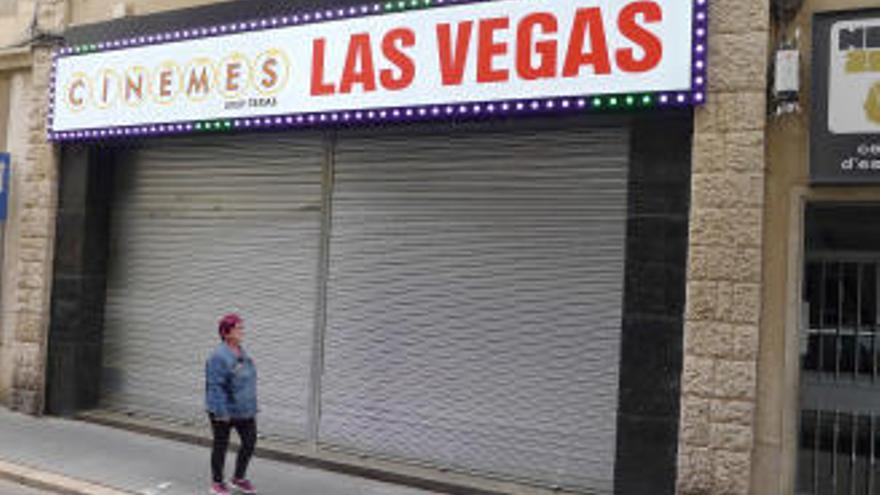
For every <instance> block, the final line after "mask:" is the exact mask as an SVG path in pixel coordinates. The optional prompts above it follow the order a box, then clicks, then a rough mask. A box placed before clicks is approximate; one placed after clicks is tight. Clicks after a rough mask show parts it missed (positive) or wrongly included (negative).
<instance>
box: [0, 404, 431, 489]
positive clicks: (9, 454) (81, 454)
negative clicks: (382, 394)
mask: <svg viewBox="0 0 880 495" xmlns="http://www.w3.org/2000/svg"><path fill="white" fill-rule="evenodd" d="M208 456H209V451H208V449H207V448H205V447H200V446H196V445H191V444H186V443H179V442H175V441H171V440H166V439H162V438H156V437H153V436H148V435H143V434H139V433H133V432H130V431H124V430H118V429H113V428H108V427H105V426H100V425H96V424H91V423H85V422H82V421H75V420H66V419H60V418H34V417H30V416H25V415H21V414H16V413H10V412H8V411H6V410H2V409H0V475H2V474H3V473H2V471H3V469H4V468H3V465H4V464H7V465H11V466H13V467H15V466H26V467H28V468H30V469H33V470H34V472H37V473H38V472H45V473H51V474H53V475H60V476H59V478H62V479H64V478H67V479H70V480H83V481H87V482H91V483H95V484H97V485H102V486H104V487H109V488H112V489H115V490H119V491H122V492H127V493H133V494H140V495H197V494H206V493H208V480H209V472H208V471H209V468H208ZM233 464H234V458H233V455H232V454H231V453H230V455H229V458H228V460H227V472H230V471H231V469H232V466H233ZM249 477H250V478H251V479H252V480H253V482H254V484H255V485H256V486H257V488H258V489H259V491H260V493H261V494H263V495H430V494H431V493H432V492H426V491H423V490H416V489H412V488H407V487H402V486H398V485H392V484H388V483H382V482H379V481H372V480H366V479H362V478H357V477H353V476H348V475H344V474H338V473H332V472H327V471H322V470H319V469H313V468H306V467H302V466H298V465H293V464H288V463H283V462H277V461H271V460H266V459H260V458H255V459H254V461H253V462H252V467H251V470H250V473H249ZM44 486H45V485H44ZM69 493H77V492H75V491H72V492H69ZM79 493H90V491H85V492H79ZM108 493H109V492H108ZM117 493H118V492H117Z"/></svg>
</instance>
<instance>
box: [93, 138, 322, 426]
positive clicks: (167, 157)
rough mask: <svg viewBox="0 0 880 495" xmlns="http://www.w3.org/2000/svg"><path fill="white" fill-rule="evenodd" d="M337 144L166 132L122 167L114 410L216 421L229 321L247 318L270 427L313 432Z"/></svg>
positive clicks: (107, 384) (112, 279) (112, 306)
mask: <svg viewBox="0 0 880 495" xmlns="http://www.w3.org/2000/svg"><path fill="white" fill-rule="evenodd" d="M323 157H324V151H323V140H322V138H321V136H320V135H317V134H301V133H300V134H297V135H296V136H290V137H283V138H279V137H278V136H269V135H248V136H236V137H229V136H224V137H223V138H222V139H210V140H207V139H202V140H193V141H181V140H174V141H156V142H155V143H153V144H151V145H150V146H149V147H147V148H145V149H142V150H137V151H133V152H132V153H131V154H130V156H129V157H128V158H127V159H124V160H121V161H120V162H119V167H118V170H117V189H116V198H115V200H114V204H113V223H112V227H111V232H112V234H111V237H112V240H111V261H110V267H109V276H108V295H107V303H106V309H105V313H106V314H105V316H106V321H105V330H104V332H105V336H104V374H103V405H104V406H105V407H108V408H111V409H117V410H122V411H127V412H133V413H137V414H142V415H149V416H156V417H161V418H165V419H171V420H178V421H183V422H198V423H202V422H204V421H205V418H204V406H203V400H204V399H203V397H204V381H203V380H204V378H203V377H204V362H205V358H206V357H207V355H208V354H209V353H210V351H211V350H213V348H214V347H215V346H216V345H217V343H218V342H219V340H218V337H217V333H216V328H217V321H218V319H219V317H220V316H221V315H222V314H223V313H225V312H228V311H239V312H241V314H242V315H243V317H244V318H245V326H246V329H245V332H246V337H245V338H246V342H245V346H246V349H247V350H248V351H249V352H250V353H251V355H253V356H254V358H255V360H256V363H257V369H258V373H259V375H260V382H259V393H260V407H261V413H260V422H261V425H260V428H261V433H264V434H267V435H269V436H276V437H279V438H283V439H302V438H305V437H306V436H307V431H308V429H307V426H306V422H307V416H308V415H307V401H308V392H309V377H310V366H311V363H310V359H311V351H312V341H313V334H314V325H315V311H316V310H315V295H316V287H317V281H316V280H317V279H316V272H317V268H318V251H319V241H320V221H321V164H322V160H323Z"/></svg>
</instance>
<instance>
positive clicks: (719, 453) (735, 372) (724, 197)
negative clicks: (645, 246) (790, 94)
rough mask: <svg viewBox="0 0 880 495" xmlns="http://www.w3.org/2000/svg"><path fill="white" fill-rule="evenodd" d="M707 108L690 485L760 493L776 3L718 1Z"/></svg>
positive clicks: (685, 479) (695, 218) (688, 388)
mask: <svg viewBox="0 0 880 495" xmlns="http://www.w3.org/2000/svg"><path fill="white" fill-rule="evenodd" d="M709 3H710V16H709V22H710V41H709V98H708V103H707V105H706V106H705V107H703V108H700V109H698V110H697V111H696V112H695V123H694V142H693V159H692V166H693V169H692V180H691V220H690V240H689V254H688V283H687V308H686V324H685V352H684V354H685V357H684V367H683V372H682V402H681V423H680V426H681V427H680V435H679V464H678V493H680V494H682V495H706V494H724V495H746V494H748V493H749V489H750V480H751V469H752V451H753V445H754V424H755V410H756V405H755V401H756V395H757V394H756V391H757V359H758V341H759V339H758V336H759V325H760V315H761V282H762V270H761V266H762V254H761V253H762V251H761V250H762V238H763V221H762V218H763V206H764V174H765V167H764V163H765V153H764V148H765V145H764V142H765V141H764V140H765V134H764V128H765V122H766V108H765V101H766V97H765V91H766V87H767V76H766V71H767V58H768V43H769V19H770V13H769V0H710V2H709Z"/></svg>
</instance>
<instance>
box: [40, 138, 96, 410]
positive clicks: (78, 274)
mask: <svg viewBox="0 0 880 495" xmlns="http://www.w3.org/2000/svg"><path fill="white" fill-rule="evenodd" d="M112 171H113V159H112V152H111V151H108V150H105V149H102V148H99V147H73V146H68V147H65V149H64V150H63V152H62V158H61V170H60V178H59V187H60V189H59V204H58V219H57V220H58V221H57V230H56V240H55V262H54V283H53V287H52V302H51V310H50V323H49V355H48V362H47V391H46V396H47V404H46V405H47V408H46V409H47V412H48V413H50V414H60V415H67V414H72V413H75V412H76V411H79V410H82V409H86V408H90V407H94V406H95V405H97V402H98V398H99V391H100V378H101V345H102V336H103V335H102V329H103V318H104V300H105V292H106V271H107V250H108V245H109V243H108V235H109V223H110V222H109V220H110V194H111V192H112V187H111V186H112Z"/></svg>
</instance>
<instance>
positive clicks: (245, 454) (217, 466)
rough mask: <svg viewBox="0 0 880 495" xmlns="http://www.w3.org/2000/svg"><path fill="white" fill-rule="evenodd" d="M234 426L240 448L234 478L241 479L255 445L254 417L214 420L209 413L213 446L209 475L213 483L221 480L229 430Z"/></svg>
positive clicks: (255, 425) (243, 476)
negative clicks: (239, 439) (239, 440)
mask: <svg viewBox="0 0 880 495" xmlns="http://www.w3.org/2000/svg"><path fill="white" fill-rule="evenodd" d="M232 428H235V431H237V432H238V437H239V438H241V448H240V449H238V457H237V458H236V459H235V478H236V479H243V478H245V475H246V474H247V468H248V463H249V462H250V461H251V456H253V455H254V447H255V446H256V445H257V421H256V420H255V419H254V418H248V419H233V420H231V421H215V419H214V415H213V414H212V415H211V431H212V432H213V433H214V448H213V449H212V450H211V477H212V479H213V480H214V482H215V483H222V482H223V466H224V465H225V464H226V451H227V449H228V448H229V431H230V430H231V429H232Z"/></svg>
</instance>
